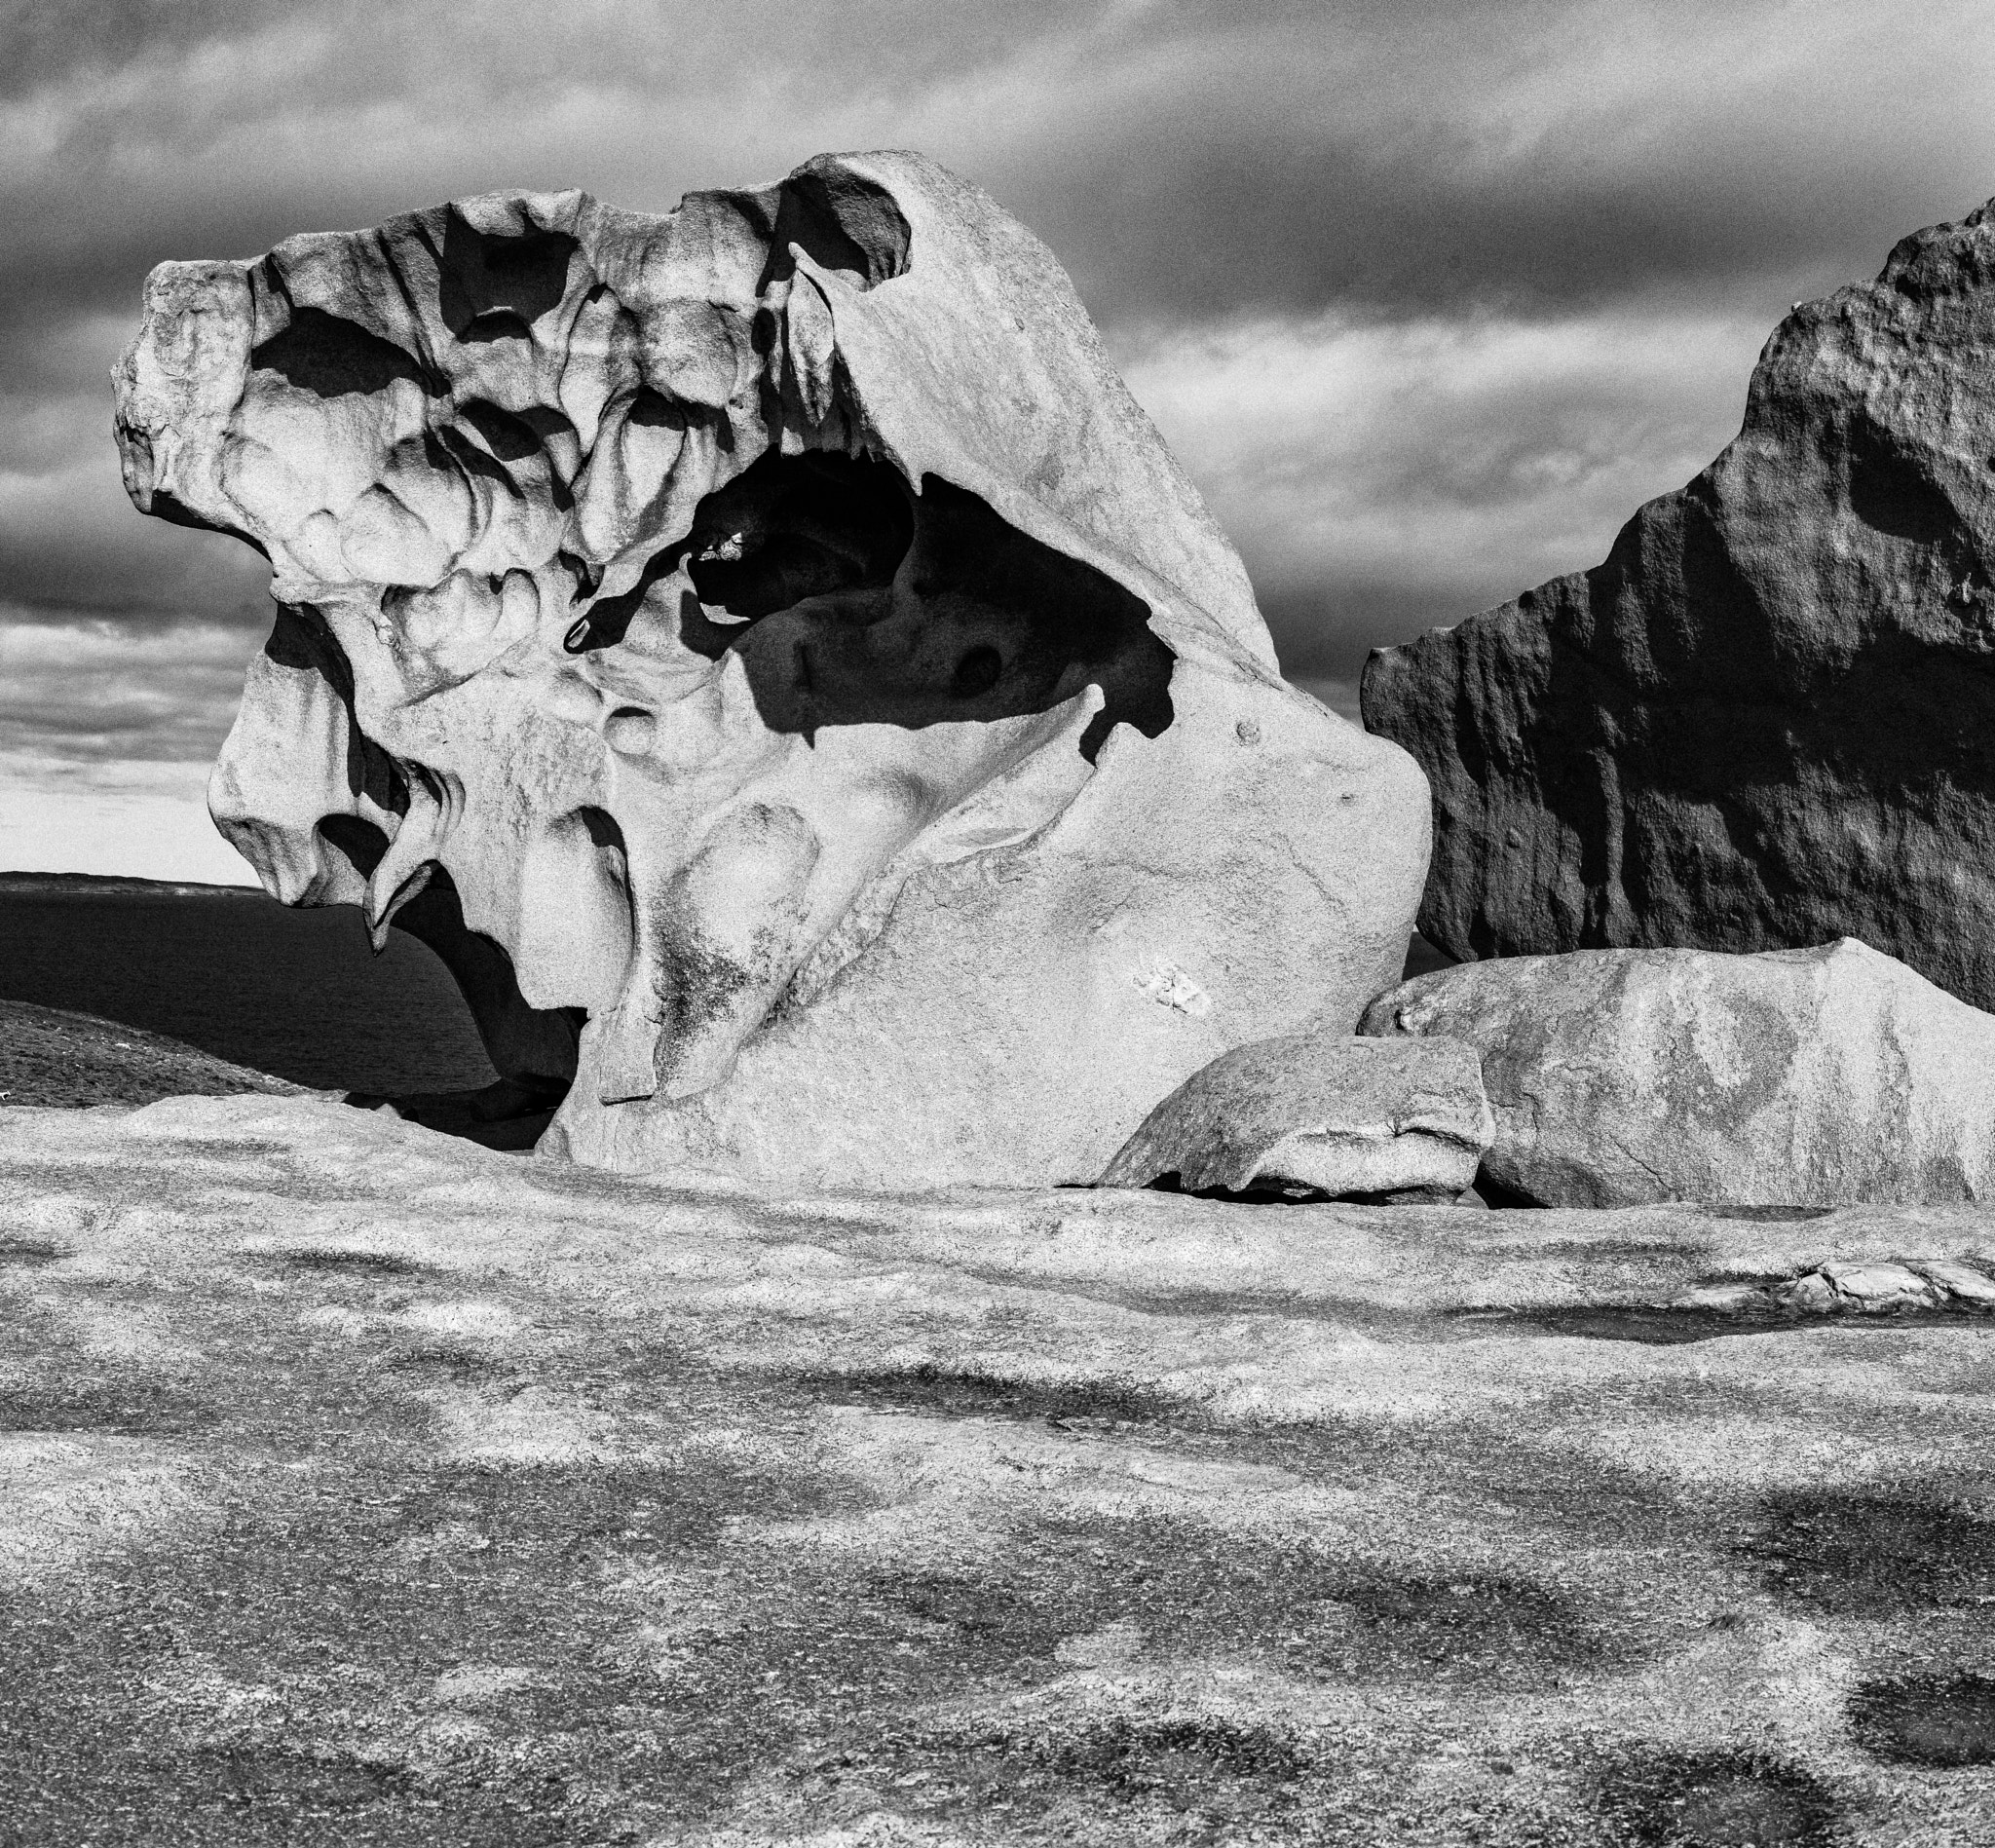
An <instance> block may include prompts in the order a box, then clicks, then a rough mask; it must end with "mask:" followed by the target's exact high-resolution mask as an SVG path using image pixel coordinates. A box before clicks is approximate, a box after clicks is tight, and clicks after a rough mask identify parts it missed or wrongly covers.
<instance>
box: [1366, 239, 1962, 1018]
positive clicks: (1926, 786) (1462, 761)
mask: <svg viewBox="0 0 1995 1848" xmlns="http://www.w3.org/2000/svg"><path fill="white" fill-rule="evenodd" d="M1991 283H1995V218H1991V216H1990V214H1989V212H1988V210H1987V209H1985V208H1984V209H1983V210H1981V211H1977V212H1976V213H1975V214H1974V215H1973V216H1971V217H1969V218H1967V219H1965V220H1964V221H1963V222H1961V223H1959V224H1957V225H1940V226H1937V227H1935V228H1933V229H1931V230H1927V231H1922V232H1920V233H1919V234H1917V235H1916V236H1914V237H1911V238H1907V239H1906V240H1905V241H1904V242H1903V243H1902V244H1901V245H1899V246H1898V248H1897V249H1896V250H1894V251H1893V252H1892V255H1891V259H1890V261H1889V262H1888V263H1887V264H1886V266H1885V268H1884V272H1883V274H1882V275H1881V276H1880V277H1879V278H1878V280H1877V281H1876V282H1875V283H1871V284H1868V285H1867V286H1862V287H1851V288H1846V289H1843V290H1840V291H1839V292H1837V293H1836V294H1834V295H1831V296H1829V297H1828V298H1827V299H1826V300H1824V301H1819V302H1811V303H1809V304H1807V305H1805V306H1803V307H1800V308H1797V309H1796V310H1795V311H1794V313H1793V314H1792V315H1790V316H1789V317H1788V319H1787V320H1786V321H1783V322H1782V323H1781V325H1780V327H1779V328H1778V329H1777V330H1776V331H1775V333H1774V335H1773V337H1772V339H1771V340H1770V341H1769V342H1768V343H1767V347H1766V351H1765V353H1764V354H1763V355H1762V356H1761V358H1760V361H1759V364H1758V366H1757V368H1756V369H1755V371H1754V373H1753V376H1752V383H1751V387H1750V393H1749V396H1748V400H1747V407H1746V419H1745V426H1744V428H1743V430H1742V431H1741V432H1740V434H1739V436H1738V438H1737V440H1736V441H1734V442H1733V443H1732V444H1731V446H1730V447H1729V448H1727V449H1726V450H1725V452H1724V453H1723V454H1722V455H1721V456H1719V457H1718V459H1717V460H1716V461H1715V462H1713V464H1712V466H1711V467H1710V468H1709V469H1707V470H1706V471H1704V472H1703V473H1702V474H1701V475H1699V476H1698V477H1697V479H1696V480H1694V481H1692V482H1691V483H1690V484H1689V485H1688V486H1687V487H1685V488H1684V489H1682V490H1681V491H1680V492H1678V493H1675V494H1672V495H1666V496H1664V497H1663V498H1662V499H1660V500H1657V501H1653V502H1651V503H1650V504H1649V505H1648V506H1647V507H1645V508H1643V509H1641V510H1640V511H1639V512H1638V513H1637V514H1636V516H1635V517H1634V519H1632V520H1631V521H1630V522H1629V523H1628V525H1627V526H1626V527H1624V528H1623V529H1622V532H1621V534H1620V537H1619V538H1618V539H1617V540H1616V541H1615V543H1614V547H1613V550H1612V552H1611V553H1610V554H1609V555H1608V557H1607V559H1606V561H1605V562H1604V563H1603V564H1601V565H1599V566H1597V567H1596V568H1595V569H1594V570H1592V571H1586V572H1577V573H1574V574H1573V575H1571V576H1569V577H1564V578H1559V579H1555V580H1554V581H1553V582H1552V583H1550V584H1546V585H1539V586H1538V588H1537V589H1535V590H1530V591H1526V592H1525V593H1524V595H1523V596H1521V597H1519V598H1518V599H1517V600H1516V601H1515V602H1514V603H1508V604H1505V605H1503V606H1502V607H1501V608H1499V609H1494V610H1490V611H1487V612H1485V613H1484V614H1483V615H1481V616H1477V617H1474V618H1472V619H1470V620H1469V621H1468V622H1463V623H1461V624H1460V625H1458V626H1457V627H1455V628H1452V629H1447V630H1436V631H1434V632H1432V633H1430V634H1428V635H1425V636H1423V637H1422V638H1421V639H1420V640H1418V641H1416V642H1413V643H1411V644H1409V645H1408V646H1406V647H1404V648H1394V649H1385V650H1381V651H1379V652H1377V653H1376V654H1374V657H1373V659H1372V661H1371V663H1370V665H1369V666H1368V668H1367V670H1366V675H1365V685H1364V695H1363V698H1364V712H1365V722H1366V724H1367V725H1368V726H1369V727H1370V728H1371V729H1372V730H1374V731H1375V732H1378V733H1381V734H1383V735H1386V736H1388V737H1391V738H1394V739H1396V740H1398V741H1399V742H1400V743H1402V744H1404V745H1405V746H1406V747H1407V748H1408V749H1409V750H1411V751H1412V753H1413V755H1414V756H1415V757H1417V758H1418V759H1419V760H1420V763H1421V765H1422V767H1423V768H1424V769H1425V770H1426V772H1427V773H1428V775H1429V777H1430V778H1431V779H1432V781H1433V786H1434V802H1435V821H1436V841H1435V852H1434V863H1433V868H1432V871H1431V873H1430V875H1429V879H1428V884H1427V890H1426V895H1425V899H1424V901H1423V904H1422V907H1421V911H1420V929H1421V931H1422V933H1423V934H1425V935H1426V936H1427V937H1429V938H1431V939H1432V940H1433V941H1434V942H1436V943H1437V944H1439V945H1441V946H1442V947H1443V948H1444V949H1446V950H1448V951H1449V953H1450V954H1452V955H1454V956H1457V957H1472V956H1474V957H1488V956H1516V955H1524V954H1540V953H1556V952H1561V951H1566V950H1573V949H1580V948H1596V947H1620V946H1641V947H1670V946H1677V947H1690V948H1701V949H1714V950H1748V951H1751V950H1763V949H1781V948H1788V947H1798V946H1801V945H1805V944H1811V943H1820V942H1822V941H1824V940H1826V939H1829V938H1834V937H1839V936H1853V937H1858V938H1861V939H1862V940H1863V941H1864V942H1866V943H1870V944H1873V945H1875V946H1876V947H1877V948H1879V949H1882V950H1885V951H1888V952H1890V953H1891V954H1892V955H1894V956H1897V957H1899V958H1901V960H1902V961H1904V962H1908V963H1910V964H1911V965H1912V967H1914V968H1915V969H1917V970H1918V971H1919V972H1920V973H1921V974H1922V975H1924V976H1926V977H1927V978H1928V979H1929V980H1932V981H1934V982H1937V983H1939V985H1940V986H1941V987H1943V988H1946V989H1948V990H1950V991H1951V992H1952V993H1954V994H1956V995H1959V996H1960V997H1962V998H1963V999H1967V1000H1970V1001H1973V1002H1974V1003H1975V1004H1976V1005H1977V1006H1982V1007H1987V1006H1991V1005H1995V861H1991V859H1990V857H1989V855H1988V853H1987V851H1986V846H1985V844H1986V843H1987V841H1988V840H1989V839H1990V835H1991V827H1995V755H1991V753H1990V752H1989V749H1988V741H1989V739H1990V738H1991V737H1995V466H1991V459H1995V286H1991Z"/></svg>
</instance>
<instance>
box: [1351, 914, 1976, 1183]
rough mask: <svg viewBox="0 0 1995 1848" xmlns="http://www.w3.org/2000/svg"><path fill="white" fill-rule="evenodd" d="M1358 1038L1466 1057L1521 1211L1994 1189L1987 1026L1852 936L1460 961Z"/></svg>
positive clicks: (1390, 1007) (1489, 1170) (1419, 983)
mask: <svg viewBox="0 0 1995 1848" xmlns="http://www.w3.org/2000/svg"><path fill="white" fill-rule="evenodd" d="M1359 1031H1360V1032H1361V1033H1365V1034H1379V1035H1399V1034H1410V1035H1417V1036H1426V1035H1438V1036H1441V1037H1445V1038H1447V1039H1449V1040H1450V1041H1460V1040H1466V1041H1467V1042H1468V1043H1469V1044H1470V1045H1472V1046H1474V1047H1476V1048H1477V1049H1478V1050H1479V1051H1480V1053H1481V1054H1482V1062H1483V1082H1484V1084H1485V1085H1486V1086H1487V1091H1488V1096H1489V1103H1490V1106H1491V1108H1492V1109H1493V1111H1494V1113H1495V1119H1496V1134H1495V1141H1494V1143H1493V1145H1492V1146H1491V1147H1490V1149H1489V1151H1488V1153H1487V1155H1486V1156H1485V1157H1484V1159H1483V1178H1484V1182H1485V1183H1486V1184H1487V1185H1488V1186H1491V1187H1492V1188H1493V1189H1494V1190H1495V1191H1497V1192H1498V1193H1500V1194H1505V1195H1508V1196H1510V1197H1511V1198H1513V1199H1515V1200H1517V1201H1519V1202H1522V1203H1527V1204H1535V1205H1540V1206H1596V1207H1606V1206H1631V1205H1638V1204H1642V1203H1644V1202H1649V1201H1657V1200H1703V1201H1711V1202H1718V1203H1723V1204H1730V1205H1745V1206H1759V1205H1802V1206H1808V1205H1813V1206H1825V1207H1826V1206H1837V1205H1843V1204H1846V1203H1850V1202H1856V1201H1869V1202H1879V1203H1887V1204H1898V1205H1925V1204H1941V1203H1946V1202H1959V1201H1986V1200H1988V1199H1990V1198H1995V1018H1991V1017H1990V1016H1989V1015H1987V1014H1984V1013H1982V1012H1981V1011H1980V1010H1979V1009H1978V1008H1974V1007H1970V1006H1969V1005H1968V1004H1967V1003H1966V1002H1965V1001H1961V1000H1957V999H1954V997H1952V996H1951V995H1948V994H1945V993H1943V992H1942V991H1941V990H1939V989H1938V988H1936V987H1934V985H1933V984H1932V983H1931V982H1928V981H1926V980H1925V979H1924V978H1923V977H1921V976H1919V975H1917V974H1915V973H1914V972H1913V971H1912V970H1911V969H1908V968H1906V967H1905V965H1904V964H1903V963H1901V962H1895V961H1894V960H1893V959H1892V958H1890V957H1887V956H1881V955H1880V954H1879V953H1878V952H1877V951H1875V950H1872V949H1870V948H1869V947H1868V946H1867V945H1864V944H1862V943H1858V942H1855V941H1854V940H1851V939H1847V938H1846V939H1844V940H1843V941H1841V942H1838V943H1831V944H1825V945H1822V946H1820V947H1818V948H1816V949H1812V950H1783V951H1769V952H1766V953H1763V954H1761V955H1756V956H1724V955H1718V954H1714V953H1713V952H1709V951H1698V950H1581V951H1575V952H1573V953H1572V954H1570V955H1567V956H1540V957H1509V958H1501V959H1498V960H1495V961H1492V962H1467V963H1463V964H1461V965H1460V966H1459V967H1456V968H1451V969H1441V970H1438V971H1436V972H1435V973H1434V974H1431V975H1422V976H1418V977H1416V978H1415V979H1414V980H1412V981H1411V982H1408V983H1406V984H1404V985H1403V986H1402V987H1400V988H1397V989H1394V990H1393V991H1392V992H1391V993H1389V994H1386V995H1381V996H1380V997H1379V998H1378V999H1377V1000H1375V1001H1374V1002H1373V1003H1372V1005H1371V1006H1370V1007H1368V1008H1367V1009H1366V1010H1365V1014H1364V1018H1363V1020H1362V1021H1361V1023H1360V1026H1359Z"/></svg>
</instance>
